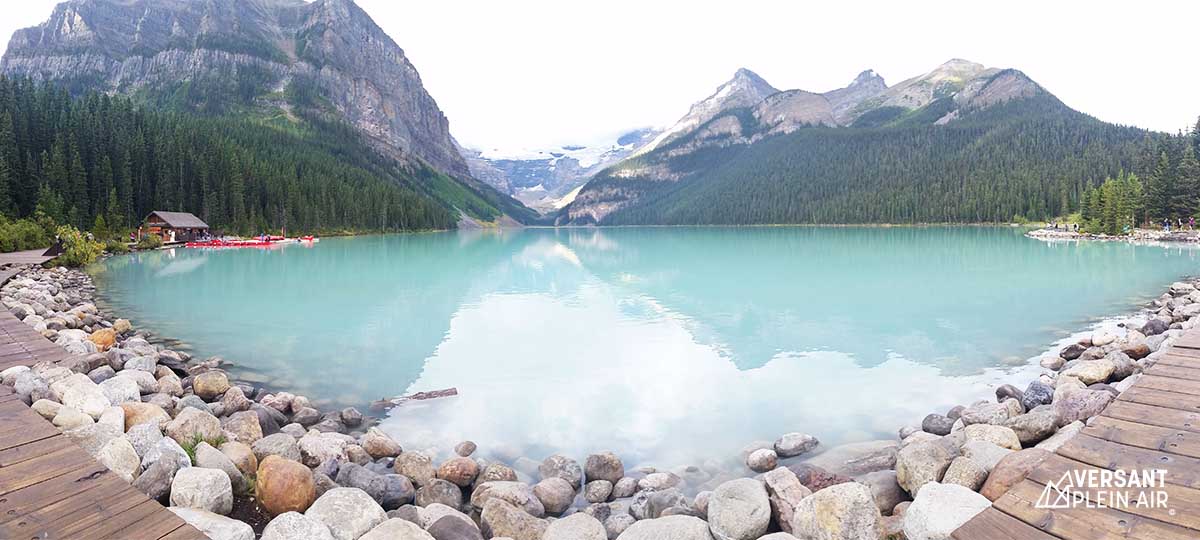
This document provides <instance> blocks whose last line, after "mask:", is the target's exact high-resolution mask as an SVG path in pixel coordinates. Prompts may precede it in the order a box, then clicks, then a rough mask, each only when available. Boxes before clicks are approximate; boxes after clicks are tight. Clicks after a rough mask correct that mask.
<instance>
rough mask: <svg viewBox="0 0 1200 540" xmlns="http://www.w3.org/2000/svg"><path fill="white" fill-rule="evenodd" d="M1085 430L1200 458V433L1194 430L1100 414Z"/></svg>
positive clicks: (1126, 442)
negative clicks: (1153, 424) (1151, 424)
mask: <svg viewBox="0 0 1200 540" xmlns="http://www.w3.org/2000/svg"><path fill="white" fill-rule="evenodd" d="M1083 433H1086V434H1088V435H1090V436H1092V437H1095V438H1097V439H1104V440H1106V441H1110V442H1115V443H1117V444H1124V445H1127V446H1136V447H1138V448H1145V449H1147V450H1158V451H1160V452H1166V453H1168V454H1179V455H1181V456H1189V457H1194V458H1200V433H1196V432H1193V431H1185V430H1179V429H1172V428H1167V427H1159V426H1149V425H1146V424H1137V423H1134V422H1128V421H1125V420H1118V419H1116V418H1110V417H1107V416H1097V417H1096V418H1094V419H1093V420H1092V422H1091V425H1089V426H1088V427H1086V428H1084V429H1083Z"/></svg>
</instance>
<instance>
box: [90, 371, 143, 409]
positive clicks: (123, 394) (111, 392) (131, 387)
mask: <svg viewBox="0 0 1200 540" xmlns="http://www.w3.org/2000/svg"><path fill="white" fill-rule="evenodd" d="M99 386H100V390H101V391H102V392H104V395H105V396H106V397H108V401H109V403H112V404H113V405H121V404H123V403H130V402H133V403H138V402H141V400H142V391H141V389H140V388H138V385H137V382H136V381H134V380H133V379H132V378H130V377H119V376H118V377H113V378H111V379H108V380H106V381H104V382H102V383H100V385H99Z"/></svg>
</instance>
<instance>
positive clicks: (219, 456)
mask: <svg viewBox="0 0 1200 540" xmlns="http://www.w3.org/2000/svg"><path fill="white" fill-rule="evenodd" d="M192 454H193V455H194V456H195V459H193V462H194V463H195V465H196V466H197V467H203V468H205V469H216V470H219V471H222V472H224V473H225V476H228V477H229V484H230V485H231V486H233V490H234V491H235V492H237V493H245V491H246V488H247V487H249V486H248V485H247V484H246V477H245V476H244V475H243V474H242V471H241V469H238V468H237V465H234V464H233V461H232V460H230V459H229V457H228V456H226V455H225V454H223V453H221V451H220V450H217V449H216V448H213V447H212V445H210V444H208V443H206V442H201V443H200V444H197V445H196V448H195V449H193V450H192Z"/></svg>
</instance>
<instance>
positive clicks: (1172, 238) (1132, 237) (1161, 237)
mask: <svg viewBox="0 0 1200 540" xmlns="http://www.w3.org/2000/svg"><path fill="white" fill-rule="evenodd" d="M1025 236H1028V237H1030V238H1037V239H1040V240H1107V241H1119V242H1147V243H1149V242H1170V243H1179V242H1200V231H1187V230H1184V231H1180V230H1172V231H1171V232H1167V231H1164V230H1162V229H1134V230H1133V231H1131V232H1130V233H1129V234H1124V235H1110V234H1093V233H1086V232H1079V231H1072V230H1069V229H1055V228H1052V227H1043V228H1041V229H1034V230H1032V231H1029V232H1027V233H1025Z"/></svg>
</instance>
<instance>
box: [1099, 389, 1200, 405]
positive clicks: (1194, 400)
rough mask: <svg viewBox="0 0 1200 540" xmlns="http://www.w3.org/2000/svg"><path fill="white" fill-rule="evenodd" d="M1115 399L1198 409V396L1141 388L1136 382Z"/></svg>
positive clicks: (1199, 400)
mask: <svg viewBox="0 0 1200 540" xmlns="http://www.w3.org/2000/svg"><path fill="white" fill-rule="evenodd" d="M1117 401H1129V402H1132V403H1141V404H1143V405H1153V406H1155V407H1164V408H1167V409H1176V410H1180V411H1200V397H1196V396H1189V395H1187V394H1176V393H1175V392H1164V391H1162V390H1154V389H1152V388H1142V387H1140V386H1138V385H1136V384H1135V385H1133V386H1132V387H1130V388H1129V389H1128V390H1126V391H1124V392H1121V395H1119V396H1117Z"/></svg>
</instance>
